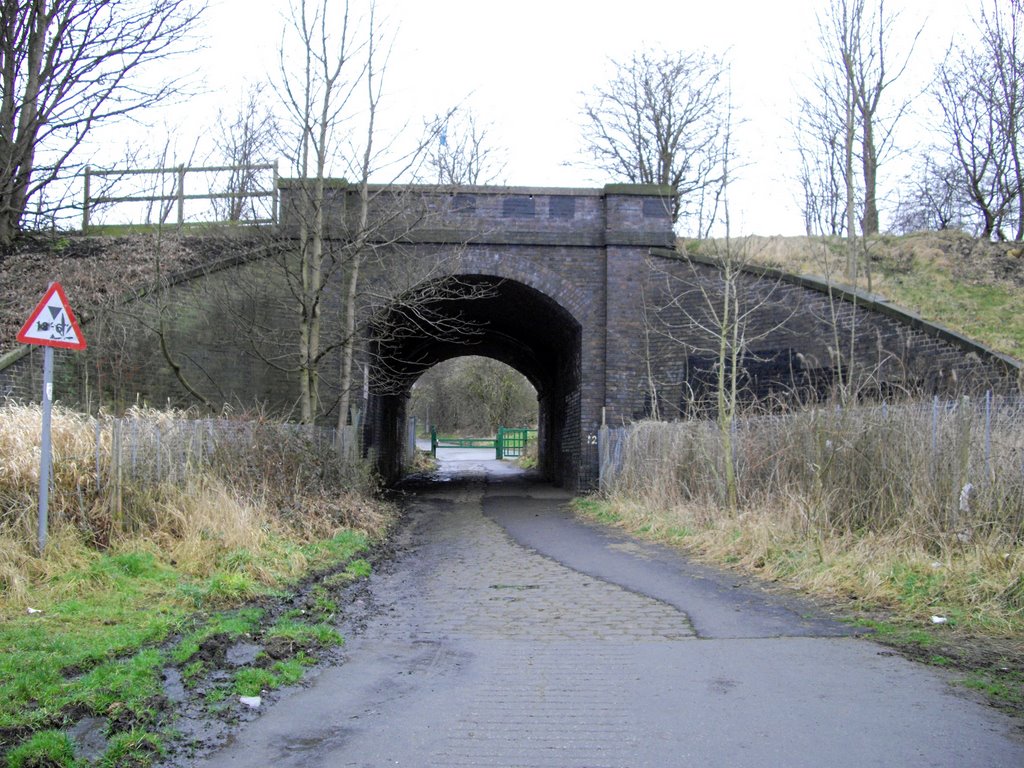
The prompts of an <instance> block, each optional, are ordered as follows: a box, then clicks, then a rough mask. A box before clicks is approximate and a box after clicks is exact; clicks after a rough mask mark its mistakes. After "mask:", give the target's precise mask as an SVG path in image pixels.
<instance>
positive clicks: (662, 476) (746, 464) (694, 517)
mask: <svg viewBox="0 0 1024 768" xmlns="http://www.w3.org/2000/svg"><path fill="white" fill-rule="evenodd" d="M735 438H736V439H735V443H736V456H735V461H736V466H737V470H738V471H737V477H738V483H739V490H740V495H741V499H742V503H741V505H740V508H739V509H738V510H737V511H736V512H735V513H730V512H729V511H727V510H726V509H724V505H723V504H722V500H723V489H722V476H723V473H722V471H721V467H722V466H723V463H724V457H723V456H722V454H721V441H720V439H719V437H718V435H717V433H716V427H715V425H714V424H709V423H704V422H697V421H692V422H683V423H674V424H669V423H655V422H647V423H642V424H637V425H635V426H634V427H633V428H631V429H630V430H628V431H627V432H626V434H625V436H624V440H625V443H624V445H623V447H622V452H621V453H622V463H621V469H620V471H619V472H618V473H617V474H616V476H615V477H614V479H612V480H611V481H610V482H607V483H606V485H605V487H606V488H607V491H608V494H609V496H610V498H611V500H612V501H613V503H614V504H615V506H616V507H617V509H618V510H619V511H620V512H621V513H623V514H624V515H625V517H627V518H628V519H629V520H630V521H631V522H632V523H633V525H636V526H638V527H639V526H643V527H645V528H647V529H649V530H653V531H655V532H658V531H660V532H662V533H664V534H666V535H668V534H673V535H678V534H680V533H683V534H685V540H686V541H687V542H689V544H690V545H691V546H694V547H696V548H697V549H699V550H702V551H704V552H706V553H708V554H709V555H711V556H713V557H714V558H715V559H716V560H726V561H729V562H736V563H739V564H742V565H745V566H747V567H749V568H751V569H753V570H757V571H761V572H763V573H766V574H768V575H770V576H771V577H774V578H779V577H785V578H796V579H797V580H798V581H799V582H800V583H801V584H802V585H804V586H808V587H811V588H813V589H815V590H816V591H818V592H825V593H828V594H833V595H842V596H850V595H857V596H858V597H863V598H868V599H870V600H882V601H886V602H897V601H900V600H904V601H906V598H907V597H908V594H909V595H910V597H911V598H913V599H912V600H911V602H912V603H915V604H917V608H916V609H917V610H920V611H927V610H935V611H939V610H942V609H943V608H942V606H943V605H946V604H948V605H961V606H967V610H978V611H980V612H982V613H985V614H986V615H988V616H997V617H1001V618H999V619H997V621H1000V622H1004V623H1005V625H1006V626H1011V625H1013V626H1018V627H1019V626H1020V622H1021V620H1022V619H1024V410H1022V406H1021V404H1020V403H1016V404H1003V407H1000V408H995V407H993V408H992V409H990V410H988V411H986V409H985V406H984V403H982V404H980V405H979V404H976V403H971V402H967V401H960V402H957V403H951V404H936V403H932V404H925V405H922V406H901V407H882V406H877V407H861V408H836V407H823V408H817V409H813V410H809V411H807V412H805V413H800V414H795V415H789V416H784V417H783V416H779V417H757V418H748V419H744V420H742V421H738V422H737V427H736V431H735ZM922 585H927V587H926V588H925V587H924V586H922ZM944 601H945V602H944ZM918 603H919V604H918Z"/></svg>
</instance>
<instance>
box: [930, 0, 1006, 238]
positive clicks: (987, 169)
mask: <svg viewBox="0 0 1024 768" xmlns="http://www.w3.org/2000/svg"><path fill="white" fill-rule="evenodd" d="M1022 21H1024V9H1022V8H1021V5H1020V3H1017V2H1014V3H1011V4H1010V5H1009V7H1006V6H1005V5H1003V4H1000V3H997V2H993V3H992V6H991V9H990V10H985V8H984V7H983V8H982V10H981V14H980V17H979V19H978V20H977V28H978V33H979V36H978V37H979V39H977V40H973V41H963V42H961V43H960V44H959V45H956V46H954V47H953V48H952V49H951V50H950V52H949V53H948V55H947V56H946V60H945V62H943V65H942V66H941V67H940V70H939V73H938V76H937V77H936V81H935V86H934V89H933V93H934V96H935V98H936V100H937V102H938V104H939V109H940V111H941V114H942V130H943V134H944V136H945V139H946V142H947V145H948V146H949V148H950V151H951V153H952V156H953V159H954V161H955V162H956V163H957V165H958V166H959V170H960V174H961V175H962V179H963V182H964V185H965V192H966V194H967V196H968V197H969V199H970V202H971V206H972V208H974V209H975V210H976V211H977V213H978V215H979V217H980V219H981V222H980V227H979V229H980V230H981V236H982V237H984V238H986V239H990V238H998V239H1000V240H1002V239H1005V238H1006V237H1007V232H1006V228H1007V227H1009V228H1010V233H1011V235H1010V236H1012V237H1013V238H1014V239H1017V240H1020V239H1022V238H1024V167H1022V157H1021V152H1022V146H1021V144H1022V138H1024V137H1022V132H1024V58H1022V51H1021V50H1020V36H1021V24H1022Z"/></svg>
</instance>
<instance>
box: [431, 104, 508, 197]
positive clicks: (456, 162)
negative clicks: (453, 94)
mask: <svg viewBox="0 0 1024 768" xmlns="http://www.w3.org/2000/svg"><path fill="white" fill-rule="evenodd" d="M438 125H439V126H441V127H440V134H439V135H438V140H437V144H436V146H434V147H432V148H430V149H428V152H427V158H426V171H427V173H428V174H429V175H430V176H432V177H433V178H434V179H435V180H436V182H437V183H438V184H447V185H454V186H457V185H460V184H470V185H473V184H493V183H495V181H496V180H497V179H498V177H499V176H500V174H501V173H502V171H504V169H505V161H504V159H503V157H502V152H501V151H500V150H499V149H497V148H495V147H494V146H493V145H492V144H491V143H490V134H489V127H490V126H488V125H482V124H481V123H480V121H479V120H478V119H477V116H476V114H474V112H473V111H472V110H469V109H464V108H463V109H456V110H455V111H454V112H452V113H451V115H450V116H445V117H444V118H442V117H441V116H438V117H436V118H435V119H434V126H438Z"/></svg>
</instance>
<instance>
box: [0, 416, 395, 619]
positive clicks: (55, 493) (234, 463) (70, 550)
mask: <svg viewBox="0 0 1024 768" xmlns="http://www.w3.org/2000/svg"><path fill="white" fill-rule="evenodd" d="M40 429H41V420H40V411H39V408H38V407H33V406H23V405H17V404H13V403H8V404H5V405H2V406H0V596H3V597H6V598H9V599H14V600H17V599H18V596H19V595H24V593H25V590H26V588H27V586H28V585H29V584H30V583H33V582H39V581H40V580H45V579H46V578H47V576H48V574H50V573H51V572H53V571H54V569H56V570H60V561H61V559H62V558H88V556H89V554H88V553H89V552H97V551H103V550H108V549H117V548H125V547H127V548H139V547H143V548H149V549H152V550H154V551H158V552H160V553H161V555H162V556H165V557H166V558H168V559H169V560H173V561H174V562H175V563H176V564H177V565H178V567H179V568H181V569H182V570H183V571H185V572H193V573H197V574H202V573H204V572H206V571H208V570H209V569H211V568H213V567H216V566H217V564H218V563H220V561H221V560H222V558H223V557H224V556H225V554H226V553H231V552H258V551H260V550H261V548H265V547H268V546H276V547H280V546H282V542H291V543H292V544H293V545H295V547H297V546H298V545H300V544H303V543H309V542H313V541H317V540H320V539H326V538H330V537H331V536H333V535H334V534H336V533H337V532H339V531H341V530H346V529H357V530H360V531H363V532H366V533H368V534H370V535H373V534H378V533H380V532H381V531H382V530H383V529H384V527H385V526H386V525H387V523H388V514H387V510H386V508H384V507H383V506H382V505H381V504H380V503H379V502H377V501H376V500H373V499H371V498H370V495H369V492H370V491H371V490H372V489H373V476H372V474H371V473H370V471H369V469H368V468H367V467H366V466H365V465H364V464H363V463H361V462H355V461H341V460H339V459H338V449H337V445H336V444H335V443H334V439H333V435H332V434H330V433H327V432H325V431H321V430H318V429H314V428H306V427H297V426H296V425H287V424H280V423H269V422H266V421H261V420H248V419H241V418H231V419H227V418H226V419H218V420H212V419H195V418H192V416H191V414H189V413H187V412H180V411H156V410H151V409H133V410H131V411H129V412H128V413H126V414H125V415H124V416H123V417H120V418H112V417H100V418H95V417H91V416H85V415H82V414H79V413H75V412H73V411H70V410H67V409H64V408H60V407H55V408H54V412H53V422H52V443H53V472H52V478H53V479H52V487H51V491H50V541H49V543H48V546H47V551H46V553H45V556H40V554H39V553H38V552H37V551H36V544H35V538H36V537H35V531H36V520H37V505H38V501H37V499H38V482H39V442H40ZM295 547H293V549H294V548H295ZM289 551H291V550H289ZM289 556H292V555H289ZM296 556H297V555H296ZM256 559H258V558H256ZM300 566H301V563H296V567H297V568H298V567H300Z"/></svg>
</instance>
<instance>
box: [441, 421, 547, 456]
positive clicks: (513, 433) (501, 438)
mask: <svg viewBox="0 0 1024 768" xmlns="http://www.w3.org/2000/svg"><path fill="white" fill-rule="evenodd" d="M536 434H537V430H535V429H525V428H508V427H498V436H497V437H442V436H441V435H438V434H437V427H431V428H430V453H431V455H433V456H434V457H436V456H437V449H438V448H493V449H494V457H495V458H496V459H499V460H500V459H515V458H518V457H520V456H522V455H523V451H525V450H526V446H527V444H528V443H529V441H530V440H531V439H536Z"/></svg>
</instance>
